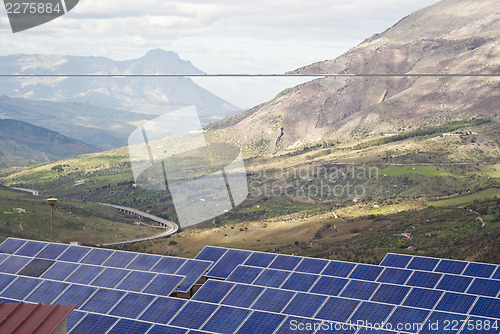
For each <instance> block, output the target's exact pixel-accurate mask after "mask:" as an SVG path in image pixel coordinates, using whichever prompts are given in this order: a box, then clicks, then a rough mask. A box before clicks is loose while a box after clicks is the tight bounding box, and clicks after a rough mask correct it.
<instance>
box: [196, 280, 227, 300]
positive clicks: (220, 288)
mask: <svg viewBox="0 0 500 334" xmlns="http://www.w3.org/2000/svg"><path fill="white" fill-rule="evenodd" d="M234 285H235V284H234V283H229V282H224V281H214V280H208V281H207V282H205V284H203V286H202V287H201V288H200V290H198V292H196V294H195V295H194V296H193V298H192V300H198V301H203V302H209V303H215V304H218V303H220V301H221V300H222V299H223V298H224V297H225V296H226V295H227V293H228V292H229V291H230V290H231V289H232V288H233V287H234Z"/></svg>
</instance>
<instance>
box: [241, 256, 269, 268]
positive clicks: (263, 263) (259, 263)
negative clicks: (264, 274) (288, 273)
mask: <svg viewBox="0 0 500 334" xmlns="http://www.w3.org/2000/svg"><path fill="white" fill-rule="evenodd" d="M276 256H277V254H272V253H261V252H253V253H252V254H251V255H250V256H249V257H248V258H247V259H246V261H245V262H244V263H243V264H244V265H247V266H253V267H261V268H267V267H268V266H269V265H270V264H271V262H273V261H274V259H275V258H276Z"/></svg>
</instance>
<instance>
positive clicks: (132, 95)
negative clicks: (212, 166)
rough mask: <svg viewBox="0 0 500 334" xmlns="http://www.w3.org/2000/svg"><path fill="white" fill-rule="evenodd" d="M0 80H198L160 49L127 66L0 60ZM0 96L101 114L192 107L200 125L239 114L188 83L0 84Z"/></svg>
mask: <svg viewBox="0 0 500 334" xmlns="http://www.w3.org/2000/svg"><path fill="white" fill-rule="evenodd" d="M0 73H3V74H202V73H203V72H202V71H201V70H199V69H197V68H196V67H195V66H193V65H192V64H191V63H190V62H188V61H184V60H182V59H180V58H179V56H178V55H177V54H176V53H174V52H167V51H163V50H160V49H157V50H152V51H150V52H148V53H147V54H146V55H145V56H144V57H142V58H139V59H133V60H125V61H114V60H111V59H108V58H103V57H75V56H58V55H23V54H21V55H9V56H3V57H0ZM0 95H6V96H9V97H16V98H24V99H30V100H49V101H57V102H78V103H89V104H91V105H94V106H97V107H102V108H113V109H125V110H128V111H131V112H140V113H148V114H154V115H161V114H164V113H165V112H167V111H170V110H173V109H176V108H181V107H184V106H190V105H196V106H197V109H198V110H199V111H200V114H201V117H202V118H203V120H204V121H206V122H208V121H212V120H218V119H222V118H223V117H225V116H227V115H234V114H236V113H237V112H239V109H238V108H237V107H235V106H233V105H231V104H230V103H228V102H226V101H224V100H223V99H221V98H219V97H217V96H215V95H213V94H212V93H210V92H209V91H207V90H205V89H203V88H201V87H200V86H198V85H196V84H195V83H194V82H193V81H192V80H191V79H189V78H184V77H174V78H150V77H149V78H144V77H83V78H82V77H69V78H68V77H66V78H61V77H49V78H47V77H45V78H41V77H29V78H27V77H24V78H20V77H15V78H2V80H1V81H0Z"/></svg>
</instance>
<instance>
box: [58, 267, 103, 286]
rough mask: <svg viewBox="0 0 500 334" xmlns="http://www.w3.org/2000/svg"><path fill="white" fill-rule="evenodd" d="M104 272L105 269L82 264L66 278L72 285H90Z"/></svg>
mask: <svg viewBox="0 0 500 334" xmlns="http://www.w3.org/2000/svg"><path fill="white" fill-rule="evenodd" d="M103 270H104V268H103V267H96V266H90V265H86V264H82V265H81V266H80V267H78V268H77V269H76V270H75V271H74V272H73V273H72V274H71V275H70V276H69V277H68V278H66V281H67V282H72V283H80V284H89V283H90V282H92V281H93V280H94V278H96V277H97V275H99V274H100V273H101V271H103Z"/></svg>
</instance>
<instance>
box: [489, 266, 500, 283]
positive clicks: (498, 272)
mask: <svg viewBox="0 0 500 334" xmlns="http://www.w3.org/2000/svg"><path fill="white" fill-rule="evenodd" d="M491 278H493V279H498V280H500V266H498V267H497V270H496V271H495V272H494V273H493V275H492V276H491Z"/></svg>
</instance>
